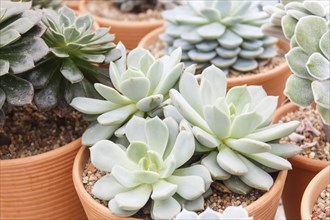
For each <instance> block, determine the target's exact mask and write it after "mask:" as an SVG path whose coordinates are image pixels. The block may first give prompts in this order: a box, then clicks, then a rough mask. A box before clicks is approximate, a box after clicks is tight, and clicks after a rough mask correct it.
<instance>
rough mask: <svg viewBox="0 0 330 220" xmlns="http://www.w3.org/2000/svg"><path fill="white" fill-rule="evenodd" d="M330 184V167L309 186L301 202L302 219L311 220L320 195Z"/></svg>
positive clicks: (319, 174) (320, 173)
mask: <svg viewBox="0 0 330 220" xmlns="http://www.w3.org/2000/svg"><path fill="white" fill-rule="evenodd" d="M329 184H330V166H327V167H326V168H324V169H323V170H322V171H321V172H319V173H318V174H317V175H316V176H315V177H314V178H313V179H312V181H311V182H310V183H309V184H308V186H307V188H306V190H305V192H304V195H303V198H302V201H301V207H300V212H301V219H311V214H312V211H313V207H314V205H315V203H316V202H317V199H318V197H319V195H320V193H321V192H322V191H323V190H325V189H326V187H327V186H328V185H329Z"/></svg>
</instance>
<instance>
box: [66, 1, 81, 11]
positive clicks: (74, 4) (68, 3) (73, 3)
mask: <svg viewBox="0 0 330 220" xmlns="http://www.w3.org/2000/svg"><path fill="white" fill-rule="evenodd" d="M79 1H80V0H65V1H64V4H65V5H66V6H68V7H69V8H71V9H73V10H75V11H76V10H78V9H79Z"/></svg>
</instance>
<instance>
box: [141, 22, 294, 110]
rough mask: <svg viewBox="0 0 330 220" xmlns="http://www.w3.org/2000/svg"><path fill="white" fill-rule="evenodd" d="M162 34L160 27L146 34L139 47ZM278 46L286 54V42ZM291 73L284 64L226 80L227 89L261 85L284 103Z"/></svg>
mask: <svg viewBox="0 0 330 220" xmlns="http://www.w3.org/2000/svg"><path fill="white" fill-rule="evenodd" d="M163 32H164V28H163V27H160V28H157V29H156V30H154V31H152V32H150V33H149V34H147V35H146V36H145V37H144V38H143V39H142V40H141V41H140V43H139V46H140V47H143V48H149V47H150V46H151V45H153V44H155V43H156V42H157V41H158V40H159V35H160V34H161V33H163ZM278 46H279V47H280V48H281V49H283V50H284V51H285V52H288V51H289V49H290V45H289V44H288V43H287V42H284V41H279V43H278ZM290 75H291V71H290V69H289V67H288V65H287V63H286V62H284V63H283V64H281V65H279V66H278V67H276V68H274V69H272V70H269V71H268V72H266V73H263V74H257V75H252V76H243V77H239V78H238V77H237V78H230V79H228V80H227V88H228V89H230V88H232V87H234V86H240V85H261V86H263V88H264V89H265V90H266V92H267V94H268V95H272V96H279V100H278V103H279V105H281V104H282V103H284V101H285V99H286V97H285V95H284V94H283V91H284V88H285V83H286V80H287V79H288V77H289V76H290Z"/></svg>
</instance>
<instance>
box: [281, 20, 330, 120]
mask: <svg viewBox="0 0 330 220" xmlns="http://www.w3.org/2000/svg"><path fill="white" fill-rule="evenodd" d="M291 41H292V43H291V44H292V45H293V48H292V49H291V50H290V51H289V53H288V54H287V55H286V59H287V61H288V65H289V67H290V69H291V70H292V72H293V75H291V76H290V77H289V79H288V81H287V84H286V88H285V91H284V93H285V95H286V96H287V97H288V98H289V99H290V100H291V101H292V102H294V103H296V104H298V105H300V106H309V105H311V104H312V103H313V102H316V108H317V110H318V112H319V113H320V115H321V117H322V119H323V121H324V122H325V123H326V124H328V125H329V124H330V28H329V21H328V24H327V20H326V19H324V18H320V17H317V16H306V17H303V18H301V19H300V20H299V22H298V23H297V26H296V28H295V34H294V37H293V38H292V39H291Z"/></svg>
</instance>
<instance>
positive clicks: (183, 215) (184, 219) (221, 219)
mask: <svg viewBox="0 0 330 220" xmlns="http://www.w3.org/2000/svg"><path fill="white" fill-rule="evenodd" d="M175 219H176V220H188V219H189V220H211V219H212V220H217V219H218V220H232V219H235V220H239V219H244V220H253V217H249V214H248V213H247V211H246V210H245V209H244V208H243V207H242V206H228V207H227V208H226V209H225V211H224V212H223V214H221V213H219V212H216V211H213V210H212V209H210V208H207V209H206V210H205V211H204V212H202V213H200V214H199V215H197V214H196V213H195V212H192V211H188V210H185V209H184V210H183V211H182V212H180V213H179V214H178V215H177V216H176V217H175Z"/></svg>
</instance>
